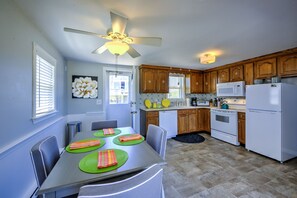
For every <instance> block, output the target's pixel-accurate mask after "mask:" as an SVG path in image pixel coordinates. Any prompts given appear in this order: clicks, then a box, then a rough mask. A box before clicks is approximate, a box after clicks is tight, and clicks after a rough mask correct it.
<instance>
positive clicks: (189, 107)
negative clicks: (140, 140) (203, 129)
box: [139, 106, 245, 113]
mask: <svg viewBox="0 0 297 198" xmlns="http://www.w3.org/2000/svg"><path fill="white" fill-rule="evenodd" d="M201 108H207V109H218V107H210V106H173V107H166V108H165V107H162V108H150V109H148V108H146V107H140V108H139V109H141V110H143V111H170V110H180V109H201ZM228 110H234V111H237V112H243V113H245V109H242V108H241V109H235V108H232V109H228Z"/></svg>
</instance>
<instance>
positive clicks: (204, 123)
mask: <svg viewBox="0 0 297 198" xmlns="http://www.w3.org/2000/svg"><path fill="white" fill-rule="evenodd" d="M197 128H198V129H197V130H198V131H207V132H210V110H209V109H207V108H199V109H197Z"/></svg>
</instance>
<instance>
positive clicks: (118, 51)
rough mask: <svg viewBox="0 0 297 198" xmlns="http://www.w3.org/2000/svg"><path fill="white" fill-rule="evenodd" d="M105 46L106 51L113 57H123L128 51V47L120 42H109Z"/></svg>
mask: <svg viewBox="0 0 297 198" xmlns="http://www.w3.org/2000/svg"><path fill="white" fill-rule="evenodd" d="M105 45H106V48H107V49H108V51H109V52H110V53H112V54H114V55H123V54H125V53H126V52H127V51H128V50H129V45H128V44H127V43H124V42H122V41H110V42H107V43H106V44H105Z"/></svg>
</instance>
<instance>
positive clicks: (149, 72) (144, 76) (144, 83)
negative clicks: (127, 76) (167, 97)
mask: <svg viewBox="0 0 297 198" xmlns="http://www.w3.org/2000/svg"><path fill="white" fill-rule="evenodd" d="M154 72H155V70H154V69H147V68H141V69H140V71H139V76H140V77H139V78H140V86H139V89H140V90H139V92H140V93H154V92H155V90H156V83H155V77H156V75H155V74H154Z"/></svg>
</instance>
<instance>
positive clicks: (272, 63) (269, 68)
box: [254, 58, 276, 79]
mask: <svg viewBox="0 0 297 198" xmlns="http://www.w3.org/2000/svg"><path fill="white" fill-rule="evenodd" d="M254 69H255V78H257V79H258V78H271V77H273V76H276V58H270V59H266V60H262V61H257V62H256V64H255V68H254Z"/></svg>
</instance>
